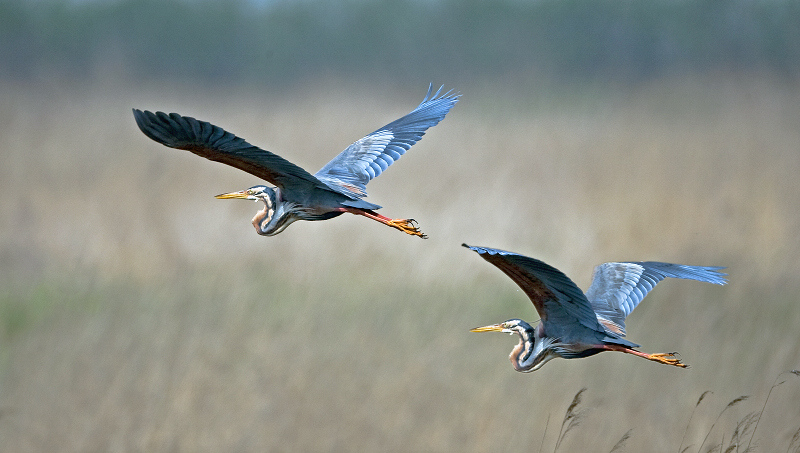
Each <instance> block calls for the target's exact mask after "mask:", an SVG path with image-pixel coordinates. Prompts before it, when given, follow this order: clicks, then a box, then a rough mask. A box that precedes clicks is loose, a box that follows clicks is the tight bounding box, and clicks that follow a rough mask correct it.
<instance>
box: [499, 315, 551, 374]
mask: <svg viewBox="0 0 800 453" xmlns="http://www.w3.org/2000/svg"><path fill="white" fill-rule="evenodd" d="M515 332H516V333H517V335H519V343H518V344H517V345H516V346H515V347H514V349H512V350H511V354H510V355H509V356H508V358H509V359H510V360H511V364H512V365H514V369H515V370H517V371H521V372H523V373H527V372H531V371H536V370H538V369H539V368H541V367H542V365H544V364H545V362H547V361H549V360H550V359H552V358H554V357H555V356H554V355H553V354H552V353H551V351H550V350H549V348H550V346H551V345H552V344H553V343H555V339H553V338H549V337H546V336H544V335H540V332H538V329H534V328H533V327H531V326H530V325H529V324H528V323H525V322H524V321H523V322H520V329H519V330H516V331H515Z"/></svg>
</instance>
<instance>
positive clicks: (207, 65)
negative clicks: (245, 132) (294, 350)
mask: <svg viewBox="0 0 800 453" xmlns="http://www.w3.org/2000/svg"><path fill="white" fill-rule="evenodd" d="M798 24H800V2H797V1H795V0H785V1H782V0H775V1H741V0H739V1H721V0H706V1H676V0H647V1H618V0H599V1H598V0H594V1H585V0H541V1H535V2H526V1H515V0H468V1H463V0H441V1H422V0H417V1H414V0H399V1H393V2H379V1H355V0H344V1H331V2H316V1H277V2H265V3H257V2H256V3H254V2H247V1H241V0H225V1H188V0H119V1H73V2H64V1H46V0H42V1H20V0H16V1H15V0H0V43H2V45H1V46H0V61H2V62H3V63H2V64H1V65H0V77H2V78H4V79H9V78H10V79H21V80H31V79H36V78H40V77H52V76H53V75H54V74H56V75H58V76H60V77H64V78H67V79H77V80H86V79H87V78H88V79H89V80H92V79H94V78H97V77H103V76H105V75H108V73H109V71H112V72H113V74H116V75H124V76H126V77H127V78H131V79H140V80H141V79H144V80H147V79H151V78H156V79H164V78H171V77H181V78H188V79H193V80H196V81H213V82H253V83H268V84H276V85H280V84H288V83H292V82H298V81H303V80H310V79H317V78H319V77H320V76H342V75H346V76H347V77H349V78H353V77H357V75H361V76H363V77H364V79H369V80H373V81H374V80H376V79H378V80H385V81H387V82H392V81H399V80H404V79H407V78H408V77H409V76H411V75H417V76H419V74H423V75H424V76H425V77H426V80H427V79H428V78H430V79H436V80H442V79H444V78H445V77H447V79H448V80H451V81H452V79H453V75H454V74H458V76H459V77H458V78H459V79H462V80H463V79H465V78H476V79H484V78H487V77H489V78H490V77H495V76H498V75H507V74H531V73H534V74H538V75H540V76H542V77H552V78H554V79H558V80H565V79H566V80H576V81H585V80H591V81H593V82H595V83H596V82H603V81H619V82H637V81H642V80H646V79H651V78H655V77H662V76H664V75H671V74H674V73H675V72H683V71H692V72H695V71H708V70H725V71H728V70H733V71H742V70H744V71H751V70H758V71H763V70H769V71H771V72H775V73H778V74H785V75H788V76H794V75H796V74H797V72H798V70H799V69H800V26H798Z"/></svg>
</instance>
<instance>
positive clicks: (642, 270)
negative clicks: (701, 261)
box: [463, 244, 727, 373]
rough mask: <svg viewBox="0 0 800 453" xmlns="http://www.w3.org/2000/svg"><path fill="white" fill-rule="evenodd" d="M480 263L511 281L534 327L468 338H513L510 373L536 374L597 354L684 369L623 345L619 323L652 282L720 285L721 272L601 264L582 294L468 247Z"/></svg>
mask: <svg viewBox="0 0 800 453" xmlns="http://www.w3.org/2000/svg"><path fill="white" fill-rule="evenodd" d="M463 246H464V247H467V248H468V249H470V250H473V251H475V252H478V254H479V255H481V256H482V257H483V259H485V260H486V261H488V262H490V263H492V264H494V265H495V266H496V267H497V268H499V269H500V270H501V271H503V272H504V273H505V274H506V275H508V276H509V277H511V280H514V282H515V283H516V284H517V285H519V287H520V288H522V290H523V291H524V292H525V294H526V295H527V296H528V297H529V298H530V299H531V302H533V306H534V307H536V311H537V312H539V318H541V320H540V321H539V325H538V326H536V328H534V327H532V326H531V325H530V324H528V323H527V322H525V321H523V320H521V319H509V320H508V321H506V322H501V323H500V324H493V325H491V326H484V327H477V328H475V329H472V330H471V331H472V332H505V333H509V334H515V333H516V334H517V335H519V344H518V345H517V346H515V347H514V349H513V350H512V351H511V355H510V356H509V358H510V359H511V363H512V364H513V365H514V369H516V370H517V371H522V372H525V373H527V372H531V371H536V370H538V369H539V368H541V367H542V366H543V365H544V364H545V363H547V362H548V361H549V360H551V359H554V358H556V357H563V358H565V359H579V358H583V357H589V356H591V355H595V354H597V353H600V352H603V351H618V352H624V353H627V354H633V355H635V356H637V357H642V358H645V359H647V360H652V361H654V362H658V363H663V364H665V365H674V366H677V367H683V368H685V367H686V366H687V365H686V364H684V363H682V362H681V361H680V360H679V359H678V358H676V357H675V355H676V353H659V354H646V353H644V352H641V351H637V350H636V349H635V348H638V347H639V345H638V344H634V343H631V342H630V341H628V340H625V339H624V338H623V337H624V336H625V318H627V317H628V315H630V314H631V312H632V311H633V309H634V308H636V306H637V305H639V302H641V301H642V299H644V297H645V296H646V295H647V293H648V292H650V291H651V290H652V289H653V288H654V287H655V286H656V284H657V283H658V282H660V281H661V280H663V279H665V278H667V277H671V278H683V279H689V280H698V281H701V282H708V283H714V284H717V285H724V284H725V283H727V281H726V280H725V276H726V275H727V274H723V273H721V272H719V270H720V269H724V268H722V267H705V266H686V265H683V264H670V263H659V262H656V261H645V262H631V263H604V264H601V265H599V266H597V267H595V269H594V274H593V276H592V284H591V286H589V290H588V291H586V294H584V293H583V292H582V291H581V290H580V288H578V286H577V285H576V284H575V283H574V282H573V281H572V280H570V278H569V277H567V276H566V275H564V274H563V273H562V272H561V271H559V270H558V269H556V268H554V267H552V266H549V265H547V264H545V263H543V262H541V261H539V260H537V259H534V258H529V257H527V256H523V255H518V254H516V253H512V252H506V251H504V250H497V249H490V248H486V247H473V246H470V245H467V244H463Z"/></svg>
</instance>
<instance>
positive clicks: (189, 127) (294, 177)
mask: <svg viewBox="0 0 800 453" xmlns="http://www.w3.org/2000/svg"><path fill="white" fill-rule="evenodd" d="M133 116H134V118H135V119H136V124H137V125H138V126H139V129H141V130H142V132H143V133H144V134H145V135H146V136H148V137H150V138H151V139H153V140H155V141H157V142H158V143H161V144H162V145H164V146H168V147H170V148H177V149H183V150H187V151H191V152H192V153H194V154H197V155H198V156H201V157H205V158H206V159H209V160H213V161H215V162H221V163H223V164H227V165H230V166H232V167H235V168H238V169H239V170H243V171H246V172H247V173H250V174H251V175H255V176H258V177H259V178H262V179H264V180H266V181H268V182H270V183H272V184H274V185H276V186H278V187H281V188H282V189H300V190H303V189H307V190H311V189H313V188H314V187H319V188H327V186H326V185H324V184H323V183H322V182H321V181H319V180H318V179H317V178H315V177H314V176H312V175H311V174H310V173H309V172H307V171H305V170H303V169H302V168H300V167H298V166H297V165H295V164H293V163H291V162H289V161H288V160H286V159H284V158H282V157H280V156H278V155H277V154H273V153H271V152H269V151H266V150H263V149H261V148H258V147H256V146H253V145H251V144H249V143H247V142H246V141H245V140H244V139H242V138H240V137H237V136H235V135H234V134H231V133H230V132H226V131H225V130H224V129H222V128H221V127H218V126H214V125H213V124H211V123H207V122H205V121H198V120H196V119H194V118H192V117H189V116H181V115H178V114H177V113H170V114H166V113H164V112H155V113H153V112H150V111H147V110H145V111H142V110H137V109H133Z"/></svg>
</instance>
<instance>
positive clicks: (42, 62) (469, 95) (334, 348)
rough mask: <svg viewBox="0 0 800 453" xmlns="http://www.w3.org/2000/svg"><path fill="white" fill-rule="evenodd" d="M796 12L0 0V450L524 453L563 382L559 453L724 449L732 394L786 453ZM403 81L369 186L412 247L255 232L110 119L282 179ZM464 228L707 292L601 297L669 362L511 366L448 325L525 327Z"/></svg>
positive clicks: (214, 171)
mask: <svg viewBox="0 0 800 453" xmlns="http://www.w3.org/2000/svg"><path fill="white" fill-rule="evenodd" d="M798 23H800V3H798V2H795V1H790V0H786V1H781V0H774V1H717V0H712V1H698V2H685V1H672V0H669V1H668V0H650V1H646V2H633V1H591V2H590V1H575V0H540V1H535V2H526V1H521V0H493V1H489V0H470V1H456V0H440V1H436V0H402V1H397V2H391V3H389V2H380V1H372V0H351V1H331V2H316V1H303V0H284V1H277V0H276V1H267V0H265V1H244V0H229V1H222V2H211V1H189V0H119V1H103V0H82V1H79V0H75V1H52V0H39V1H34V0H31V1H8V0H0V159H2V160H1V161H0V162H1V164H0V213H2V215H0V444H2V445H3V446H4V449H7V451H18V452H22V451H221V450H223V451H364V450H378V451H442V452H444V451H487V450H501V451H522V450H526V451H531V450H536V449H539V451H551V450H553V449H554V447H555V444H556V442H557V437H558V431H559V427H560V425H561V420H562V417H563V414H564V411H565V410H566V409H567V406H568V405H569V404H570V402H571V401H572V398H573V395H575V393H576V392H577V391H579V390H580V389H581V388H587V390H586V392H585V393H584V394H583V402H582V404H581V405H580V406H579V408H580V409H581V410H582V411H583V412H582V413H583V418H582V419H581V424H580V426H579V427H578V428H577V429H574V430H572V431H571V432H570V433H569V435H568V437H567V438H566V439H565V440H564V441H563V442H562V444H561V445H560V447H559V451H609V450H611V449H612V448H613V447H614V445H615V444H616V443H617V441H618V440H620V438H622V437H623V435H624V434H625V433H626V432H628V431H629V430H632V431H630V438H629V439H628V440H627V443H626V444H625V447H626V448H627V449H628V451H679V450H681V449H682V448H684V447H687V446H690V445H691V448H690V449H689V451H701V450H702V451H708V450H709V449H718V451H722V450H724V449H726V448H727V447H728V446H730V445H732V444H731V442H735V439H736V437H735V434H736V431H737V424H738V423H739V421H741V420H744V419H745V418H746V417H747V416H748V415H749V414H751V413H753V412H759V411H761V410H762V407H763V408H764V411H763V417H762V418H761V420H760V423H759V425H758V429H757V431H756V432H755V436H754V440H753V446H756V447H757V449H758V450H759V451H785V450H786V449H787V448H797V445H798V443H797V438H796V437H797V432H798V427H800V378H798V377H797V376H795V375H792V374H786V373H784V372H786V371H788V370H792V369H796V368H800V354H798V348H800V335H799V334H798V326H800V304H798V301H797V296H796V294H797V293H798V290H800V240H798V231H800V212H798V207H799V206H800V205H799V204H798V200H799V197H800V178H798V171H800V145H799V144H800V77H799V76H800V27H798V26H797V24H798ZM431 82H432V83H433V84H434V85H435V86H438V85H440V84H444V85H445V88H446V89H451V88H452V89H455V90H457V91H459V92H461V93H462V95H463V97H462V99H461V101H460V102H459V103H458V104H457V105H456V106H455V107H454V108H453V110H452V111H451V112H450V114H449V115H448V116H447V118H446V119H445V120H444V121H443V122H442V123H440V124H439V125H438V126H436V127H435V128H433V129H431V130H429V131H428V133H427V135H426V136H425V137H424V139H423V140H422V141H421V142H420V143H418V144H417V145H415V146H414V147H413V148H412V149H411V151H410V152H409V153H407V154H406V156H404V157H403V159H402V160H401V161H400V162H398V163H397V164H395V165H394V166H393V167H392V168H391V170H389V171H387V172H386V173H385V174H383V175H382V176H381V177H380V178H378V179H377V180H375V181H373V182H372V183H371V184H370V185H369V191H370V197H369V200H370V201H372V202H374V203H378V204H381V205H383V206H385V208H384V209H383V210H382V211H381V212H382V213H383V214H384V215H387V216H390V217H413V218H415V219H417V220H418V221H419V223H420V226H421V228H422V230H423V231H424V232H425V233H427V234H428V235H429V236H430V239H428V240H426V241H422V240H419V239H416V238H413V237H410V236H407V235H404V234H402V233H400V232H398V231H395V230H392V229H390V228H386V227H384V226H381V225H379V224H377V223H376V222H371V221H369V220H367V219H364V218H359V217H356V216H341V217H339V218H336V219H333V220H329V221H326V222H298V223H295V224H293V225H292V226H290V227H289V228H288V229H287V230H286V231H285V232H283V233H282V234H280V235H278V236H275V237H271V238H265V237H260V236H258V235H257V234H256V233H255V232H254V231H253V227H252V226H251V225H250V218H251V217H252V216H253V214H254V213H255V211H256V210H257V209H258V208H259V207H258V206H257V205H255V204H252V203H245V202H236V201H221V200H215V199H214V198H213V196H214V195H216V194H218V193H223V192H229V191H233V190H240V189H243V188H246V187H250V186H252V185H255V184H257V183H260V182H261V181H259V180H258V179H257V178H254V177H252V176H250V175H248V174H245V173H243V172H241V171H238V170H235V169H233V168H229V167H227V166H224V165H221V164H217V163H214V162H210V161H206V160H204V159H201V158H199V157H196V156H194V155H191V154H190V153H187V152H184V151H177V150H173V149H169V148H165V147H163V146H161V145H158V144H156V143H155V142H153V141H151V140H149V139H148V138H146V137H145V136H144V135H143V134H142V133H141V132H140V131H139V130H138V129H137V128H136V125H135V123H134V121H133V117H132V115H131V108H134V107H135V108H140V109H149V110H163V111H167V112H179V113H181V114H183V115H189V116H194V117H196V118H199V119H202V120H206V121H210V122H212V123H214V124H217V125H219V126H221V127H224V128H225V129H227V130H228V131H231V132H233V133H235V134H237V135H239V136H242V137H244V138H246V139H247V140H248V141H249V142H251V143H253V144H255V145H258V146H261V147H263V148H265V149H268V150H271V151H273V152H276V153H278V154H280V155H281V156H283V157H285V158H287V159H289V160H291V161H292V162H294V163H296V164H298V165H301V166H303V167H304V168H306V169H308V170H309V171H311V172H312V173H313V172H315V171H316V170H317V169H319V168H321V167H322V166H323V165H324V164H325V163H326V162H327V161H328V160H329V159H331V158H332V157H333V156H334V155H336V154H337V153H338V152H339V151H341V150H342V149H344V148H345V147H346V146H347V145H349V144H350V143H352V142H353V141H355V140H356V139H358V138H360V137H362V136H364V135H366V134H367V133H369V132H372V131H373V130H375V129H377V128H378V127H380V126H382V125H384V124H386V123H388V122H390V121H392V120H394V119H396V118H398V117H400V116H402V115H404V114H406V113H408V112H409V111H411V110H412V109H413V108H414V107H416V105H417V104H418V103H419V102H420V101H421V100H422V98H423V96H424V95H425V92H426V90H427V88H428V84H429V83H431ZM462 242H467V243H470V244H475V245H484V246H490V247H497V248H503V249H507V250H513V251H516V252H520V253H523V254H526V255H529V256H533V257H537V258H539V259H542V260H544V261H546V262H548V263H550V264H552V265H554V266H556V267H558V268H559V269H561V270H563V271H564V272H565V273H566V274H567V275H570V276H572V277H573V279H574V280H575V281H576V283H577V284H578V285H579V286H581V287H583V288H586V287H588V284H589V281H590V277H591V272H592V269H593V267H594V266H595V265H596V264H598V263H601V262H604V261H611V260H659V261H669V262H678V263H684V264H696V265H722V266H728V272H729V273H730V284H729V285H728V286H725V287H717V286H713V285H708V284H701V283H698V282H688V281H680V280H669V281H666V282H663V283H661V284H660V285H659V287H658V289H657V290H656V291H654V292H653V293H651V295H650V296H648V298H647V300H646V301H645V302H644V303H643V304H642V305H641V306H640V307H639V308H638V310H636V311H635V312H634V313H633V315H632V316H631V317H630V318H629V322H628V334H629V339H630V340H632V341H634V342H636V343H639V344H642V345H643V347H642V349H643V350H644V351H648V352H668V351H679V352H680V353H681V358H682V359H683V360H684V361H685V362H686V363H689V364H690V365H691V368H689V369H688V370H682V369H678V368H674V367H665V366H659V365H657V364H653V363H648V362H646V361H643V360H640V359H637V358H635V357H632V356H628V355H624V354H601V355H598V356H594V357H591V358H587V359H582V360H570V361H566V360H556V361H553V362H550V363H548V364H547V366H545V367H544V368H543V369H542V370H540V371H538V372H536V373H534V374H522V373H517V372H515V371H514V370H513V368H512V367H511V364H510V363H509V361H508V359H507V355H508V353H509V351H510V350H511V348H512V346H513V345H514V344H515V343H516V341H517V339H516V337H514V338H509V337H508V336H505V335H490V334H482V335H478V334H471V333H469V329H470V328H472V327H476V326H479V325H485V324H490V323H495V322H500V321H503V320H506V319H508V318H511V317H520V318H524V319H527V320H529V321H531V322H533V321H535V320H536V319H537V316H536V314H535V312H534V310H533V308H532V306H531V304H530V302H529V301H528V300H527V299H526V297H525V296H524V294H522V292H521V291H519V290H518V289H517V287H516V286H514V284H513V283H512V282H511V281H510V280H509V279H507V278H506V277H505V276H504V275H503V274H502V273H501V272H500V271H498V270H497V269H495V268H493V267H492V266H490V265H489V264H488V263H486V262H484V261H483V260H482V259H481V258H479V257H478V256H477V255H475V254H474V253H472V252H469V251H467V250H466V249H463V248H461V247H460V244H461V243H462ZM781 373H784V374H781ZM784 380H785V381H786V382H785V383H784V384H783V385H779V386H777V387H774V388H773V385H774V384H776V383H780V382H783V381H784ZM770 390H772V392H771V393H769V392H770ZM705 391H711V392H713V393H710V394H708V395H707V396H706V398H705V399H704V400H703V402H702V403H701V404H700V405H698V406H697V407H695V405H696V403H697V402H698V398H699V397H700V395H701V394H703V392H705ZM741 395H748V396H750V398H749V399H748V400H744V401H742V402H741V403H739V404H736V405H734V406H731V407H728V406H727V405H728V403H729V402H730V401H732V400H734V399H735V398H737V397H739V396H741ZM768 395H769V398H770V399H769V400H768V401H767V396H768ZM765 403H768V404H766V405H765ZM720 414H721V416H720ZM753 429H754V426H753V424H750V425H749V427H745V426H740V427H739V433H740V434H741V432H742V431H745V433H746V436H740V437H743V438H744V439H749V437H750V435H752V432H753ZM793 435H794V436H795V438H794V439H793ZM706 436H708V437H707V439H706V440H705V442H704V438H705V437H706ZM793 442H794V443H793ZM701 444H702V445H701ZM735 451H744V447H742V448H741V449H740V450H735ZM792 451H795V450H792Z"/></svg>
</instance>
